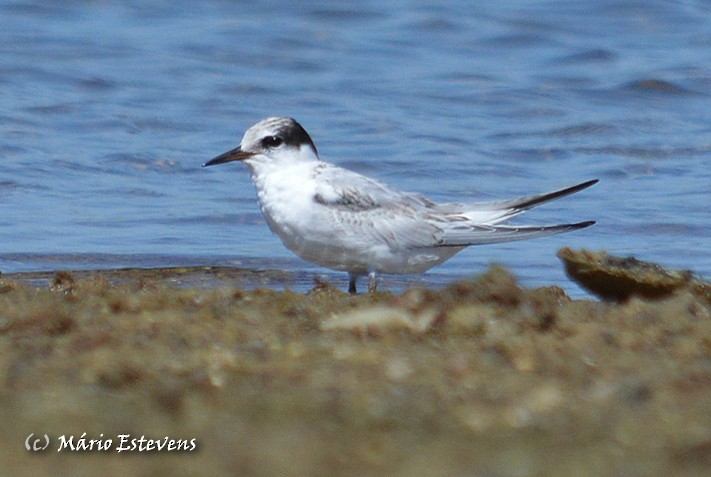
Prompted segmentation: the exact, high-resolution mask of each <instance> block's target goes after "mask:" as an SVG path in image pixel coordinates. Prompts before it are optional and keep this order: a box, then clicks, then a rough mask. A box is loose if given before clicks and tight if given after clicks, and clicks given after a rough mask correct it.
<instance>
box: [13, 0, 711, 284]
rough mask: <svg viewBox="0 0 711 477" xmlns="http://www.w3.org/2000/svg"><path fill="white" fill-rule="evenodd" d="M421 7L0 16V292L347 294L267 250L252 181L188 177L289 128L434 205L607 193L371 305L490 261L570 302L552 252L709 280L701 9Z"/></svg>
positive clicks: (74, 8) (709, 75) (710, 126)
mask: <svg viewBox="0 0 711 477" xmlns="http://www.w3.org/2000/svg"><path fill="white" fill-rule="evenodd" d="M430 3H432V2H412V1H394V0H393V1H382V0H380V1H377V2H363V1H352V2H332V1H321V2H309V1H306V2H278V1H250V2H228V1H212V2H200V3H196V2H187V1H180V0H179V1H171V2H167V1H166V2H158V1H156V2H114V1H102V2H90V1H63V2H40V1H38V2H11V1H0V270H1V271H2V272H16V271H32V270H54V269H62V268H105V267H114V266H174V265H186V264H212V265H217V264H220V265H234V266H247V267H253V268H277V269H283V270H290V271H293V272H294V273H295V274H299V276H303V277H306V278H304V279H303V280H302V281H297V283H296V285H290V286H293V287H295V288H297V289H301V290H303V289H307V288H309V287H310V286H311V279H312V277H313V275H314V274H322V275H325V276H326V277H327V278H328V279H332V280H333V281H335V282H336V283H337V284H339V285H344V284H345V277H344V276H342V274H339V273H336V272H330V271H328V270H325V269H321V268H318V267H316V266H313V265H310V264H308V263H305V262H303V261H301V260H300V259H298V258H296V257H294V256H293V255H291V254H290V253H289V252H288V251H287V250H286V249H285V248H284V247H283V246H282V245H281V243H280V242H279V240H278V238H276V237H275V236H273V235H271V233H270V232H269V230H268V228H267V227H266V225H265V224H264V222H263V220H262V218H261V215H260V212H259V209H258V207H257V204H256V200H255V194H254V190H253V188H252V185H251V183H250V181H249V175H248V173H247V171H246V169H245V168H243V167H240V165H236V166H234V167H230V166H222V167H219V168H210V169H202V168H201V167H200V166H201V164H202V163H203V162H204V161H205V160H207V159H210V158H211V157H213V156H215V155H217V154H219V153H221V152H223V151H225V150H227V149H230V148H233V147H235V146H236V145H237V144H238V143H239V140H240V138H241V136H242V133H243V132H244V130H245V129H246V128H248V127H249V126H251V125H252V124H253V123H255V122H256V121H258V120H259V119H261V118H263V117H266V116H271V115H291V116H293V117H295V118H297V119H298V120H299V121H300V122H301V123H302V124H303V125H304V127H305V128H306V129H307V130H308V131H309V132H310V133H311V136H312V137H313V139H314V141H315V142H316V144H317V146H318V148H319V151H320V153H321V157H322V158H323V159H324V160H327V161H329V162H335V163H338V164H340V165H343V166H345V167H348V168H351V169H354V170H356V171H359V172H362V173H365V174H368V175H372V176H375V177H378V178H380V179H382V180H385V181H386V182H389V183H391V184H393V185H395V186H397V187H400V188H403V189H408V190H412V191H417V192H421V193H425V194H426V195H428V196H430V197H432V198H434V199H437V200H466V199H472V200H474V199H477V200H479V199H494V198H507V197H512V196H518V195H527V194H530V193H535V192H542V191H547V190H551V189H555V188H559V187H563V186H568V185H571V184H574V183H577V182H581V181H584V180H587V179H590V178H600V179H601V182H600V184H598V185H597V186H595V187H593V188H592V189H589V190H586V191H584V192H582V193H580V194H577V195H576V196H574V197H569V198H566V199H564V200H561V201H557V202H554V203H551V204H548V205H546V206H543V207H541V208H540V209H536V210H535V211H531V212H530V213H528V214H526V216H524V217H522V218H521V219H518V221H519V222H524V221H526V222H531V223H557V222H568V221H578V220H588V219H595V220H597V221H598V224H597V225H596V226H594V227H592V228H590V229H586V230H583V231H579V232H577V233H574V234H568V235H561V236H556V237H551V238H546V239H540V240H535V241H527V242H517V243H510V244H502V245H491V246H485V247H475V248H470V249H468V250H466V251H464V252H462V253H461V254H459V255H457V256H456V257H455V258H453V259H452V260H451V261H449V262H447V263H446V264H444V265H442V266H440V267H438V268H436V269H433V270H432V271H430V272H428V273H427V274H425V275H423V276H420V277H404V278H398V277H385V286H391V287H394V288H398V287H401V286H402V285H406V284H408V283H425V284H432V285H434V286H437V285H441V284H443V283H447V282H449V281H451V280H454V279H457V278H467V277H470V276H472V275H474V274H477V273H480V272H481V271H483V270H484V269H485V268H486V267H487V266H488V264H489V263H491V262H498V263H502V264H504V265H506V266H507V267H509V268H510V269H511V270H512V271H513V272H514V273H515V274H516V275H517V276H518V277H519V278H520V280H521V282H522V283H524V284H525V285H529V286H537V285H544V284H555V285H559V286H562V287H564V288H565V289H566V290H567V291H568V292H570V293H572V294H573V295H581V294H582V293H583V292H581V291H580V290H579V289H577V287H576V286H575V285H574V284H572V283H571V282H570V281H569V280H568V279H567V278H566V277H565V274H564V272H563V270H562V267H561V265H560V263H559V261H558V259H557V258H556V257H555V252H556V251H557V250H558V248H560V247H562V246H566V245H567V246H572V247H574V248H580V247H586V248H590V249H593V250H598V249H606V250H608V251H609V252H611V253H614V254H618V255H630V254H634V255H635V256H637V257H638V258H640V259H643V260H652V261H657V262H660V263H662V264H664V265H666V266H669V267H674V268H685V269H686V268H688V269H692V270H694V271H696V272H697V273H699V274H701V275H704V276H706V277H707V278H708V277H711V4H709V2H705V1H659V0H646V1H643V2H642V1H639V2H636V1H632V2H630V1H622V0H618V1H613V0H610V1H596V2H567V1H553V2H549V1H546V2H534V1H502V2H480V3H481V5H478V6H477V5H475V3H478V2H470V1H466V0H452V1H448V2H438V5H436V6H434V5H430ZM523 219H525V220H523ZM388 284H389V285H388Z"/></svg>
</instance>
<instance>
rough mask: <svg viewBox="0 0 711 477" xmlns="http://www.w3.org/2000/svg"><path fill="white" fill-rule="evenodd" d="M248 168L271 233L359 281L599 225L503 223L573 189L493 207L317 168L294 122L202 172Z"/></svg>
mask: <svg viewBox="0 0 711 477" xmlns="http://www.w3.org/2000/svg"><path fill="white" fill-rule="evenodd" d="M231 161H242V162H244V163H245V164H246V165H247V167H248V168H249V171H250V173H251V176H252V182H253V183H254V186H255V188H256V189H257V199H258V200H259V205H260V207H261V209H262V213H263V214H264V218H265V219H266V221H267V224H268V225H269V228H270V229H271V230H272V232H274V233H275V234H276V235H278V236H279V238H280V239H281V241H282V242H283V243H284V245H285V246H286V247H287V248H288V249H289V250H291V251H292V252H294V253H295V254H296V255H298V256H299V257H301V258H303V259H304V260H307V261H309V262H313V263H316V264H318V265H322V266H324V267H327V268H331V269H334V270H342V271H346V272H348V275H349V278H350V281H349V286H348V291H349V292H350V293H355V292H356V280H357V279H358V278H359V277H361V276H364V275H370V285H371V288H374V286H375V274H376V273H402V274H412V273H422V272H425V271H426V270H429V269H430V268H432V267H434V266H435V265H439V264H440V263H442V262H444V261H445V260H447V259H449V258H451V257H452V256H453V255H455V254H456V253H458V252H460V251H462V250H464V249H465V248H466V247H468V246H470V245H482V244H487V243H498V242H509V241H513V240H525V239H529V238H534V237H543V236H546V235H552V234H557V233H562V232H569V231H572V230H578V229H582V228H585V227H589V226H590V225H593V224H594V223H595V222H594V221H586V222H578V223H574V224H560V225H549V226H508V225H500V224H501V223H502V222H504V221H506V220H508V219H510V218H512V217H514V216H516V215H518V214H520V213H521V212H523V211H525V210H527V209H530V208H532V207H535V206H537V205H540V204H542V203H544V202H547V201H549V200H553V199H557V198H559V197H563V196H566V195H569V194H573V193H575V192H578V191H580V190H583V189H585V188H587V187H590V186H591V185H593V184H595V183H597V182H598V181H597V179H595V180H591V181H587V182H583V183H582V184H578V185H575V186H572V187H568V188H565V189H561V190H557V191H554V192H548V193H546V194H540V195H532V196H528V197H522V198H518V199H511V200H503V201H495V202H469V203H441V204H439V203H436V202H433V201H431V200H429V199H427V198H426V197H424V196H422V195H418V194H413V193H409V192H403V191H400V190H397V189H395V188H393V187H390V186H388V185H386V184H384V183H383V182H380V181H377V180H374V179H371V178H369V177H366V176H363V175H361V174H358V173H356V172H352V171H349V170H346V169H342V168H340V167H338V166H335V165H333V164H329V163H326V162H322V161H321V160H320V159H319V156H318V152H317V151H316V146H315V145H314V143H313V141H312V140H311V137H310V136H309V134H308V133H307V132H306V130H304V128H303V127H301V125H300V124H299V123H298V122H296V121H295V120H294V119H292V118H288V117H273V118H267V119H264V120H262V121H260V122H258V123H257V124H255V125H254V126H252V127H251V128H249V129H248V130H247V132H246V133H245V134H244V137H243V138H242V142H241V143H240V145H239V147H237V148H236V149H233V150H231V151H228V152H226V153H224V154H221V155H219V156H217V157H215V158H214V159H212V160H210V161H208V162H206V163H205V164H203V166H213V165H216V164H223V163H225V162H231Z"/></svg>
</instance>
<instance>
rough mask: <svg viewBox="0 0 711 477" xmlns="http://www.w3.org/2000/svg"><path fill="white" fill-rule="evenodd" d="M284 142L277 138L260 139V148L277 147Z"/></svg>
mask: <svg viewBox="0 0 711 477" xmlns="http://www.w3.org/2000/svg"><path fill="white" fill-rule="evenodd" d="M283 142H284V140H283V139H282V138H280V137H279V136H267V137H265V138H264V139H262V146H264V147H277V146H279V145H281V143H283Z"/></svg>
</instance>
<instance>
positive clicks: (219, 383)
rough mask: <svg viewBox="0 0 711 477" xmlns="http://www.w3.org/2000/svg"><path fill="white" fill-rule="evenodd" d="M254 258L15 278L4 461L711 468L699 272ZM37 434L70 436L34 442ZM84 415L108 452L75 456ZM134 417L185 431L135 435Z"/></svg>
mask: <svg viewBox="0 0 711 477" xmlns="http://www.w3.org/2000/svg"><path fill="white" fill-rule="evenodd" d="M240 273H241V272H239V271H229V270H227V269H222V270H216V269H212V268H209V267H204V268H192V269H174V270H170V269H167V270H158V271H157V270H152V271H146V270H131V271H101V272H81V273H79V272H77V273H71V272H69V273H58V274H51V275H41V274H34V275H33V274H13V275H11V276H7V275H0V380H2V383H3V386H2V387H1V388H0V419H1V420H2V422H3V424H4V425H3V426H2V430H0V468H2V469H3V470H4V473H5V474H7V475H17V476H22V475H32V476H43V475H48V476H49V475H53V476H54V475H72V476H81V475H87V476H88V475H103V474H107V475H111V474H121V475H135V476H143V475H179V476H180V475H206V476H212V475H215V476H217V475H243V476H261V475H264V476H267V475H269V476H271V475H286V476H289V475H294V476H297V475H298V476H303V475H315V476H332V475H345V476H361V475H395V476H398V475H402V476H420V475H422V476H440V475H442V476H444V475H487V476H489V475H492V476H499V475H501V476H504V475H514V476H527V475H547V476H573V475H645V476H654V475H660V476H661V475H681V476H687V475H688V476H692V475H710V474H711V303H710V302H709V300H707V299H706V298H705V297H704V296H703V295H700V294H699V293H698V291H697V290H695V289H693V287H690V286H684V285H681V286H679V287H676V288H674V289H673V290H672V291H670V292H669V293H666V294H664V296H662V297H657V298H650V297H648V296H644V295H643V294H639V296H637V295H635V294H634V293H632V294H630V295H627V296H625V297H623V298H620V297H615V299H616V300H617V301H609V302H606V301H597V300H594V299H589V300H571V299H570V298H569V297H567V296H566V295H565V293H564V292H563V291H562V290H561V289H559V288H557V287H545V288H538V289H523V288H521V287H519V286H518V284H517V283H516V279H515V277H513V276H512V275H511V274H510V273H509V272H507V271H506V270H504V269H501V268H496V267H494V268H492V269H490V270H488V271H487V272H486V273H484V274H483V275H481V276H480V277H478V278H476V279H475V280H473V281H463V282H458V283H454V284H452V285H450V286H448V287H446V288H444V289H440V290H436V291H434V290H427V289H411V290H408V291H406V292H404V293H402V294H392V293H389V292H388V291H380V292H377V293H373V294H363V295H358V296H350V295H348V294H346V293H343V292H342V291H340V290H338V289H336V288H334V287H332V286H330V285H329V284H327V283H318V284H315V286H314V289H313V290H312V291H311V292H309V293H307V294H305V295H303V294H296V293H293V292H289V291H285V292H284V291H271V290H267V289H256V290H250V291H246V290H243V289H241V288H239V287H237V286H235V285H234V283H232V281H231V280H237V278H235V277H239V276H240ZM596 280H598V281H599V280H600V279H599V277H597V278H596ZM603 281H604V280H603ZM30 433H34V437H35V438H40V441H39V444H38V445H40V446H42V445H44V435H45V434H46V435H47V436H48V437H49V447H48V448H47V449H46V450H45V451H44V452H36V453H35V452H29V451H27V450H25V443H26V438H27V436H28V435H29V434H30ZM82 433H86V441H87V442H88V441H89V440H90V439H95V440H97V441H99V442H100V443H103V447H104V448H105V450H97V447H102V445H101V444H96V443H94V444H92V446H93V450H85V451H71V450H70V448H69V446H67V447H65V448H63V449H62V450H61V451H59V452H58V448H59V447H60V445H61V442H62V440H61V439H60V438H61V437H62V436H64V439H65V441H66V440H68V439H69V437H70V436H74V441H73V442H74V444H78V443H79V438H80V437H81V436H82ZM122 435H130V437H127V438H125V439H127V441H126V444H125V445H126V446H129V444H130V439H138V438H140V437H141V436H143V435H145V437H146V439H152V440H155V441H158V443H160V444H162V445H165V447H163V450H161V451H158V450H153V451H147V452H139V451H138V450H134V451H123V452H118V451H117V449H118V448H119V447H122V446H123V445H124V444H122V443H121V440H120V439H121V438H120V437H119V436H122ZM166 436H167V437H168V439H167V440H166V439H165V437H166ZM107 439H111V441H112V442H111V443H110V444H107ZM171 439H172V440H173V442H172V443H171V445H173V446H174V447H175V446H181V445H182V446H184V447H186V446H187V447H191V446H192V443H193V442H194V444H195V449H194V450H185V449H184V447H183V448H182V449H183V450H172V451H168V450H167V447H168V444H169V443H170V440H171ZM193 439H194V441H193ZM147 442H148V441H147V440H144V441H142V442H139V441H134V443H135V444H136V446H137V448H138V447H140V446H141V445H144V446H147V445H151V446H152V447H157V445H158V444H157V443H156V442H152V443H151V444H147ZM29 443H30V444H32V443H34V441H33V440H31V441H29Z"/></svg>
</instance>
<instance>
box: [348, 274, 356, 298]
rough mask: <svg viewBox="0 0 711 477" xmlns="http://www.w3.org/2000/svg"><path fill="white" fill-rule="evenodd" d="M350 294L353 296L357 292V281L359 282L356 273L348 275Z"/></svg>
mask: <svg viewBox="0 0 711 477" xmlns="http://www.w3.org/2000/svg"><path fill="white" fill-rule="evenodd" d="M348 278H349V280H348V293H350V294H351V295H355V294H356V293H357V292H356V280H358V275H356V274H355V273H349V274H348Z"/></svg>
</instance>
